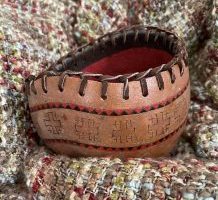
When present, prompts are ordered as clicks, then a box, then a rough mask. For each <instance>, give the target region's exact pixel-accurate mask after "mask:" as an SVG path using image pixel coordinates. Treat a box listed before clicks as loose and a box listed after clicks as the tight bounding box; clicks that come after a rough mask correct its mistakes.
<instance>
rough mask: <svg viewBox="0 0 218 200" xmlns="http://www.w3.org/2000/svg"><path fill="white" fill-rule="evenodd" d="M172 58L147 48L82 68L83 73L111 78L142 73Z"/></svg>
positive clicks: (159, 51) (113, 56)
mask: <svg viewBox="0 0 218 200" xmlns="http://www.w3.org/2000/svg"><path fill="white" fill-rule="evenodd" d="M172 58H173V56H172V55H171V54H169V53H168V52H166V51H163V50H160V49H155V48H148V47H141V48H131V49H127V50H123V51H121V52H118V53H115V54H113V55H111V56H108V57H105V58H102V59H101V60H99V61H97V62H95V63H93V64H91V65H89V66H87V67H86V68H84V69H83V72H90V73H100V74H105V75H113V76H115V75H118V74H128V73H134V72H142V71H145V70H146V69H148V68H154V67H157V66H160V65H162V64H164V63H168V62H169V61H170V60H171V59H172Z"/></svg>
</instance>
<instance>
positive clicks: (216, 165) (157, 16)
mask: <svg viewBox="0 0 218 200" xmlns="http://www.w3.org/2000/svg"><path fill="white" fill-rule="evenodd" d="M217 6H218V3H217V2H216V1H215V0H201V1H199V0H186V1H185V0H180V1H176V0H138V1H136V0H128V1H124V0H113V1H112V0H107V1H106V0H98V1H97V0H87V1H85V0H75V1H73V0H61V1H60V0H1V1H0V199H46V200H47V199H48V200H50V199H52V200H53V199H71V200H73V199H78V200H79V199H87V200H88V199H89V200H93V199H114V200H116V199H122V200H124V199H126V200H127V199H129V200H132V199H154V200H155V199H200V200H201V199H202V200H203V199H206V200H216V199H218V161H217V158H218V49H217V48H218V18H217V14H218V11H217ZM138 23H141V24H149V25H158V26H161V27H164V28H167V29H170V30H174V31H176V32H177V33H178V34H179V35H180V36H181V37H183V38H184V39H185V41H186V45H187V48H188V52H189V66H190V70H191V80H192V102H191V107H190V112H189V118H188V125H187V128H186V131H185V133H184V134H183V137H182V138H181V140H180V141H179V143H178V145H177V147H176V149H175V150H174V151H173V152H172V155H171V157H169V158H160V159H150V158H141V159H128V160H125V161H121V160H120V159H112V158H80V159H74V158H68V157H65V156H61V155H56V154H54V153H52V152H51V151H49V150H48V149H47V148H46V147H44V146H43V143H42V142H41V141H40V139H39V137H38V136H37V133H36V131H35V129H34V127H33V125H32V123H31V119H30V115H29V112H28V109H27V103H26V98H25V96H24V93H23V83H24V79H25V78H26V77H28V76H29V75H30V74H34V75H35V74H37V73H38V72H40V71H42V70H44V69H45V68H46V67H48V66H49V65H51V64H52V63H54V62H55V61H56V60H57V59H58V58H59V57H60V56H62V55H64V54H66V52H68V51H70V49H71V48H76V47H77V46H79V45H82V44H84V43H86V42H88V41H92V40H93V39H94V38H96V37H98V36H100V35H102V34H104V33H107V32H108V31H112V30H116V29H117V28H120V27H123V26H125V25H131V24H138Z"/></svg>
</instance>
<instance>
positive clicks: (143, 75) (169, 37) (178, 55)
mask: <svg viewBox="0 0 218 200" xmlns="http://www.w3.org/2000/svg"><path fill="white" fill-rule="evenodd" d="M142 33H143V35H144V40H145V42H146V43H147V44H152V43H155V42H156V41H157V40H160V41H161V43H162V45H163V46H164V50H166V51H167V50H168V51H170V52H171V54H174V56H173V58H172V59H171V60H170V61H169V62H168V63H166V64H162V65H161V66H158V67H155V68H149V69H147V70H146V71H142V72H135V73H130V74H121V75H116V76H112V75H103V74H97V73H87V72H82V71H75V70H69V66H73V67H74V68H77V62H78V58H79V57H80V58H81V56H84V55H85V53H84V52H86V51H87V50H88V51H89V52H95V51H96V49H98V48H104V46H105V44H106V42H108V41H110V43H111V45H112V46H113V47H116V45H117V44H116V39H117V38H118V37H119V38H120V37H121V38H122V40H123V44H125V43H126V41H127V37H128V34H133V35H134V38H133V40H134V41H137V39H138V37H139V34H142ZM176 64H177V65H178V67H179V70H180V75H181V76H182V75H183V72H184V67H187V52H186V49H185V44H184V41H183V40H182V39H181V38H179V37H178V36H177V35H176V34H175V33H173V32H170V31H167V30H164V29H161V28H158V27H153V26H142V25H136V26H131V27H125V28H122V29H120V30H117V31H114V32H110V33H107V34H105V35H103V36H101V37H100V38H98V39H96V40H95V41H93V42H92V43H88V44H86V45H84V46H81V47H79V48H78V49H77V50H75V51H73V52H70V53H68V54H67V55H66V56H64V57H62V58H60V59H59V60H58V61H57V63H56V64H55V65H54V66H52V67H50V68H49V69H48V70H46V71H44V72H42V73H40V74H39V75H38V76H30V77H29V78H28V79H27V80H26V83H27V84H26V91H27V94H30V90H31V91H32V92H33V93H34V94H37V90H36V88H35V85H34V82H35V80H37V79H40V78H41V83H42V89H43V91H44V92H45V93H47V77H50V76H59V77H60V79H59V83H58V87H59V89H60V91H63V90H64V84H65V81H66V78H67V76H75V77H79V78H80V79H81V84H80V88H79V94H80V95H81V96H84V95H85V88H86V86H87V83H88V80H93V81H99V82H101V83H102V90H101V98H103V99H106V98H107V87H108V83H109V82H118V83H123V84H124V86H123V98H124V99H128V98H129V81H140V85H141V89H142V95H143V96H147V95H148V87H147V81H146V79H147V78H149V77H156V80H157V85H158V88H159V90H163V89H164V80H163V78H162V75H161V72H164V71H168V72H169V75H170V79H171V83H172V84H173V83H174V82H175V79H176V77H175V74H174V73H173V69H172V68H173V66H174V65H176Z"/></svg>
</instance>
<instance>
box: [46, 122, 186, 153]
mask: <svg viewBox="0 0 218 200" xmlns="http://www.w3.org/2000/svg"><path fill="white" fill-rule="evenodd" d="M186 121H187V120H185V121H184V122H183V123H182V124H181V125H180V126H179V127H178V128H177V129H176V130H175V131H173V132H172V133H169V134H168V135H166V136H165V137H163V138H161V139H159V140H157V141H155V142H152V143H148V144H143V145H140V146H135V147H121V148H117V147H104V146H97V145H91V144H84V143H79V142H75V141H72V140H66V139H43V140H44V141H45V143H65V144H72V145H77V146H80V147H85V148H90V149H97V150H101V151H137V150H142V149H146V148H149V147H152V146H155V145H158V144H160V143H162V142H164V141H166V140H168V139H170V138H171V137H173V136H174V135H175V134H176V133H178V131H179V130H180V129H181V128H182V127H183V126H184V125H185V124H186Z"/></svg>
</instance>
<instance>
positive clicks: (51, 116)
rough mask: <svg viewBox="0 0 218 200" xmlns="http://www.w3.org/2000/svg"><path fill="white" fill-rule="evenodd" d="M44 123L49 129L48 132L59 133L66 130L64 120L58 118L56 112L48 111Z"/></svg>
mask: <svg viewBox="0 0 218 200" xmlns="http://www.w3.org/2000/svg"><path fill="white" fill-rule="evenodd" d="M44 117H45V118H44V119H43V121H44V124H45V126H46V128H47V130H48V132H50V133H52V134H55V135H59V134H62V133H63V132H64V129H63V126H62V122H61V120H60V119H58V117H57V114H56V113H55V112H47V113H45V115H44Z"/></svg>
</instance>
